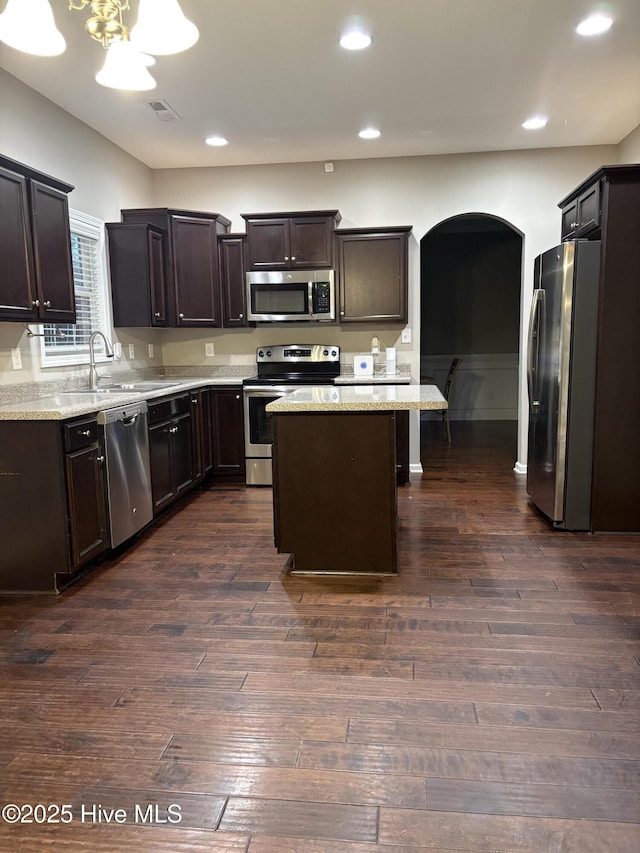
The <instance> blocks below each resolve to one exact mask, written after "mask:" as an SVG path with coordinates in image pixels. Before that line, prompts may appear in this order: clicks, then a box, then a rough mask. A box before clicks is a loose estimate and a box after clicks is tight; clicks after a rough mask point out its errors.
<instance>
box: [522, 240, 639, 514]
mask: <svg viewBox="0 0 640 853" xmlns="http://www.w3.org/2000/svg"><path fill="white" fill-rule="evenodd" d="M599 270H600V241H598V240H593V241H581V240H577V241H569V242H566V243H562V244H561V245H560V246H556V247H555V248H554V249H549V251H547V252H545V253H544V254H542V255H539V256H538V257H537V258H536V261H535V267H534V290H533V301H532V304H531V316H530V320H529V340H528V365H527V380H528V391H529V450H528V459H527V491H528V493H529V496H530V497H531V499H532V501H533V502H534V503H535V504H536V506H537V507H538V508H539V509H540V510H541V511H542V512H543V513H544V514H545V515H546V516H547V517H548V518H549V520H550V521H551V522H552V524H553V525H554V526H555V527H557V528H560V529H565V530H590V529H591V491H592V490H591V485H592V471H593V441H594V406H595V393H596V392H595V386H596V357H597V352H596V350H597V324H598V291H599ZM639 334H640V332H639Z"/></svg>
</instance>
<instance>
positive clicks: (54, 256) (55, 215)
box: [30, 180, 76, 323]
mask: <svg viewBox="0 0 640 853" xmlns="http://www.w3.org/2000/svg"><path fill="white" fill-rule="evenodd" d="M30 187H31V212H32V229H33V255H34V262H35V269H36V281H37V282H38V291H39V299H40V312H39V313H40V318H41V319H42V321H43V322H45V323H75V321H76V303H75V295H74V290H73V272H72V265H71V234H70V230H69V203H68V200H67V196H66V193H63V192H60V191H59V190H56V189H53V187H48V186H47V185H46V184H41V183H40V182H39V181H33V180H32V181H31V182H30Z"/></svg>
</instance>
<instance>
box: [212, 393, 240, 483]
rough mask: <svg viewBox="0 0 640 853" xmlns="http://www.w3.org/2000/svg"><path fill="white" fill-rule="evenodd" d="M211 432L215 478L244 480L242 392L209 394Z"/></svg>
mask: <svg viewBox="0 0 640 853" xmlns="http://www.w3.org/2000/svg"><path fill="white" fill-rule="evenodd" d="M211 432H212V444H213V473H214V476H216V477H237V478H244V471H245V464H244V412H243V408H242V388H239V387H238V388H236V387H234V388H214V389H213V390H212V391H211Z"/></svg>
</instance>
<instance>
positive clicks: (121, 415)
mask: <svg viewBox="0 0 640 853" xmlns="http://www.w3.org/2000/svg"><path fill="white" fill-rule="evenodd" d="M147 408H148V407H147V402H146V400H143V401H141V402H139V403H129V404H126V405H124V406H118V407H117V408H114V409H102V411H100V412H98V423H99V424H100V425H101V426H106V425H107V424H113V423H115V422H116V421H118V422H120V423H123V424H124V425H125V426H133V425H134V424H135V423H136V422H137V420H138V418H139V417H140V415H144V414H146V412H147Z"/></svg>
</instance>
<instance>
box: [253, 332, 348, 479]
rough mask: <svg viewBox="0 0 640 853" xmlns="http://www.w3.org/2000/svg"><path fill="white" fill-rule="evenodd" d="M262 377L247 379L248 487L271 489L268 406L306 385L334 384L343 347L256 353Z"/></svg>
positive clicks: (285, 347) (261, 349) (274, 348)
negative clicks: (266, 487) (266, 408)
mask: <svg viewBox="0 0 640 853" xmlns="http://www.w3.org/2000/svg"><path fill="white" fill-rule="evenodd" d="M256 363H257V367H258V375H257V376H254V377H253V378H251V379H245V380H244V383H243V385H244V446H245V456H246V467H247V485H248V486H270V485H271V484H272V483H273V477H272V472H271V444H272V439H271V418H270V417H269V416H268V415H267V413H266V412H265V407H266V406H267V404H268V403H271V402H272V401H273V400H277V399H278V397H284V395H285V394H289V393H290V392H291V391H295V390H296V388H302V387H304V386H305V385H333V380H334V379H335V378H336V376H338V375H339V374H340V347H337V346H333V345H332V344H321V345H319V346H314V345H312V344H278V345H273V346H264V347H259V348H258V349H257V351H256Z"/></svg>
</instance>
